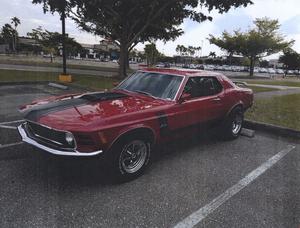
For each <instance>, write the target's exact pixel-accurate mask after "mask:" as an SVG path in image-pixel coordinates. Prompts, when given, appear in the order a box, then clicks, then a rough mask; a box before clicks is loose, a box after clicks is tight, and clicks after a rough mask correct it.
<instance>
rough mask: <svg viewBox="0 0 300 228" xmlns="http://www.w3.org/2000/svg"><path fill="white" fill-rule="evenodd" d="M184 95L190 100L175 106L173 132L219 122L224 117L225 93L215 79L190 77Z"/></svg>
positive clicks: (172, 119) (172, 114)
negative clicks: (223, 103) (188, 96)
mask: <svg viewBox="0 0 300 228" xmlns="http://www.w3.org/2000/svg"><path fill="white" fill-rule="evenodd" d="M183 93H187V94H190V98H189V99H187V100H185V101H183V102H181V103H177V104H176V105H174V107H173V109H172V111H171V113H170V114H171V115H170V121H169V122H170V128H171V129H173V130H176V129H179V128H185V127H189V126H193V125H197V124H205V123H207V122H210V121H213V120H217V119H219V118H221V117H222V116H223V115H224V112H225V111H224V110H223V108H222V100H223V99H224V92H223V88H222V85H221V83H220V82H219V81H218V79H217V78H215V77H190V78H189V79H188V81H187V83H186V85H185V88H184V90H183Z"/></svg>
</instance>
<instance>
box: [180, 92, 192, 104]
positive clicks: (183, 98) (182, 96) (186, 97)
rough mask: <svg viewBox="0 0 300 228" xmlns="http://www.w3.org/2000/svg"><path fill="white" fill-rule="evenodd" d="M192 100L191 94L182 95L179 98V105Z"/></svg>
mask: <svg viewBox="0 0 300 228" xmlns="http://www.w3.org/2000/svg"><path fill="white" fill-rule="evenodd" d="M190 98H192V94H189V93H183V94H182V95H181V97H180V98H179V103H180V104H181V103H182V102H184V101H186V100H189V99H190Z"/></svg>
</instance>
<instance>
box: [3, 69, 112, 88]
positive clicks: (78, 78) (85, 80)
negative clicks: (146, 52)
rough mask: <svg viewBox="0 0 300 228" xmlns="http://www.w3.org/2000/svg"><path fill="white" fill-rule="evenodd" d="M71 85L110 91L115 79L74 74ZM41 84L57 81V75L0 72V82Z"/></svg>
mask: <svg viewBox="0 0 300 228" xmlns="http://www.w3.org/2000/svg"><path fill="white" fill-rule="evenodd" d="M72 76H73V80H74V82H72V83H71V84H75V85H80V86H85V87H88V88H91V89H110V88H112V87H113V83H114V82H116V81H117V80H116V79H113V78H105V77H100V76H88V75H77V74H74V75H72ZM30 81H32V82H37V81H40V82H43V81H54V82H55V81H58V73H55V72H34V71H18V70H0V82H30Z"/></svg>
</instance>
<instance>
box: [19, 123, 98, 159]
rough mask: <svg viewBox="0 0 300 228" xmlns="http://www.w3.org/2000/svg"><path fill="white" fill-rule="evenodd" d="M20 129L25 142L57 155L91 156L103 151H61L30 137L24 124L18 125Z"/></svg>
mask: <svg viewBox="0 0 300 228" xmlns="http://www.w3.org/2000/svg"><path fill="white" fill-rule="evenodd" d="M18 131H19V133H20V135H21V137H22V141H23V142H26V143H28V144H30V145H33V146H35V147H37V148H39V149H42V150H44V151H47V152H49V153H51V154H55V155H63V156H81V157H89V156H95V155H98V154H101V153H102V152H103V151H102V150H99V151H94V152H88V153H82V152H79V151H77V150H74V151H60V150H56V149H53V148H50V147H47V146H44V145H42V144H40V143H38V142H36V141H35V140H33V139H31V138H29V137H28V135H27V133H26V131H25V130H24V128H23V124H22V125H20V126H18Z"/></svg>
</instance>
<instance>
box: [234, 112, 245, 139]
mask: <svg viewBox="0 0 300 228" xmlns="http://www.w3.org/2000/svg"><path fill="white" fill-rule="evenodd" d="M242 124H243V115H242V114H241V113H237V114H236V115H235V118H234V120H233V122H232V133H233V134H235V135H237V134H238V133H239V132H240V130H241V129H242Z"/></svg>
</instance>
